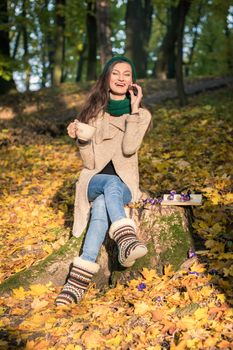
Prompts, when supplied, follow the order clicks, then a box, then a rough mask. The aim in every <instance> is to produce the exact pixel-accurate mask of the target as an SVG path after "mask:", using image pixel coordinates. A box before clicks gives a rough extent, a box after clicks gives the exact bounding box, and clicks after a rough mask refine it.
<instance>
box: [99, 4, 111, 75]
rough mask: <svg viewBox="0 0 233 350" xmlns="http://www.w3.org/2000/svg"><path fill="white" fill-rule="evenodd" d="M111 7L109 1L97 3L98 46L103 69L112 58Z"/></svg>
mask: <svg viewBox="0 0 233 350" xmlns="http://www.w3.org/2000/svg"><path fill="white" fill-rule="evenodd" d="M109 6H110V3H109V1H108V0H97V1H96V15H97V17H96V18H97V28H98V46H99V51H100V63H101V67H102V68H103V67H104V65H105V63H106V62H107V61H108V60H109V59H110V58H111V57H112V44H111V40H110V38H111V28H110V19H109Z"/></svg>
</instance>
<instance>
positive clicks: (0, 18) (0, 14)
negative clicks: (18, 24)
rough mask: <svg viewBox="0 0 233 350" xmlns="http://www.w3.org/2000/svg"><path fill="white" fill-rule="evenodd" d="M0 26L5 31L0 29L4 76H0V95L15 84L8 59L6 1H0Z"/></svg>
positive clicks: (0, 63) (9, 59)
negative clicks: (3, 27) (3, 26)
mask: <svg viewBox="0 0 233 350" xmlns="http://www.w3.org/2000/svg"><path fill="white" fill-rule="evenodd" d="M0 24H1V25H2V24H4V25H5V28H7V29H2V26H1V29H0V42H1V45H0V57H1V61H0V66H2V69H3V71H5V74H4V75H2V76H0V94H4V93H7V92H8V91H10V90H11V89H13V88H15V84H14V81H13V78H12V70H13V69H12V67H11V57H10V38H9V27H8V25H9V20H8V11H7V0H1V1H0Z"/></svg>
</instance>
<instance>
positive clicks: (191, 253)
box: [188, 248, 197, 259]
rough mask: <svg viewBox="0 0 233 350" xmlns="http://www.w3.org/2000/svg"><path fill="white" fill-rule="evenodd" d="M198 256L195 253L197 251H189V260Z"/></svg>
mask: <svg viewBox="0 0 233 350" xmlns="http://www.w3.org/2000/svg"><path fill="white" fill-rule="evenodd" d="M196 255H197V254H196V253H195V251H194V250H193V249H192V248H190V249H189V251H188V257H189V259H191V258H193V257H194V256H196Z"/></svg>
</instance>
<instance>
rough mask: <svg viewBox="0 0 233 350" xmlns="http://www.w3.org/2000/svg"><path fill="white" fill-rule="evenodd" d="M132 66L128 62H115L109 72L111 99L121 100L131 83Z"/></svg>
mask: <svg viewBox="0 0 233 350" xmlns="http://www.w3.org/2000/svg"><path fill="white" fill-rule="evenodd" d="M132 81H133V78H132V68H131V66H130V64H129V63H126V62H119V63H116V64H115V65H114V67H113V69H112V72H111V73H110V79H109V88H110V97H111V99H113V100H123V99H124V98H125V95H126V92H127V90H128V86H129V85H131V84H132Z"/></svg>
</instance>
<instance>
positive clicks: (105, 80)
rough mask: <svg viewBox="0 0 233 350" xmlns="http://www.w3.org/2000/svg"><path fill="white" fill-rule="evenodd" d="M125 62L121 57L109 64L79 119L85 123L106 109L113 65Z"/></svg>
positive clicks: (92, 90)
mask: <svg viewBox="0 0 233 350" xmlns="http://www.w3.org/2000/svg"><path fill="white" fill-rule="evenodd" d="M121 62H123V63H124V62H125V61H124V60H122V59H120V58H119V60H116V61H115V62H113V63H112V64H110V65H109V66H108V68H107V69H104V70H103V72H102V73H101V75H100V76H99V78H98V80H97V81H96V83H95V85H94V86H93V87H92V89H91V91H90V93H89V95H88V96H87V99H86V101H85V103H84V105H83V108H82V110H81V112H80V114H79V116H78V120H79V121H80V122H83V123H87V124H88V122H89V120H91V119H94V118H96V117H97V115H98V114H99V113H100V112H101V111H104V110H105V108H106V106H107V103H108V100H109V80H110V74H111V72H112V70H113V67H114V66H115V65H116V64H117V63H121Z"/></svg>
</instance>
